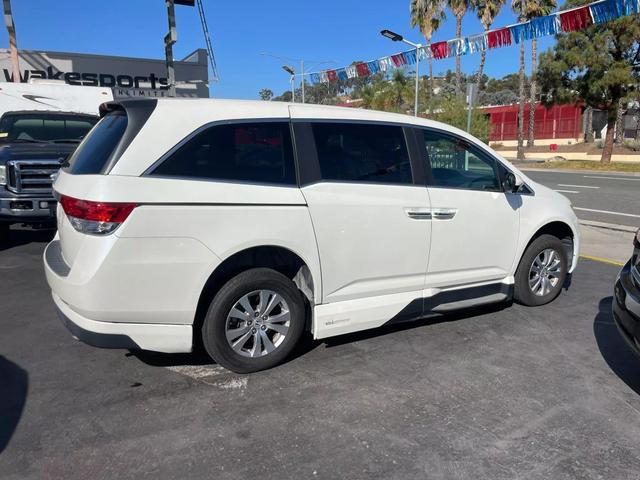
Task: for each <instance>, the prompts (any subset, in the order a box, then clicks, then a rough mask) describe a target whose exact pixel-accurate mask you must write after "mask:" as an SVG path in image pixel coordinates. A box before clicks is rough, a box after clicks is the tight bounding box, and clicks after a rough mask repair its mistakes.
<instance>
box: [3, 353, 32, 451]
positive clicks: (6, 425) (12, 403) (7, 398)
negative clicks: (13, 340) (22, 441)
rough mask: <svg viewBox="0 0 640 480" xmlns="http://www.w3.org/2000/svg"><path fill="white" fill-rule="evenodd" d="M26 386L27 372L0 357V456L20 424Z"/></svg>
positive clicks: (25, 396)
mask: <svg viewBox="0 0 640 480" xmlns="http://www.w3.org/2000/svg"><path fill="white" fill-rule="evenodd" d="M28 386H29V375H28V374H27V372H26V371H25V370H23V369H22V368H20V367H19V366H18V365H16V364H15V363H13V362H11V361H9V360H7V359H6V358H5V357H3V356H2V355H0V392H1V393H0V454H1V453H2V452H3V451H4V449H5V448H6V447H7V445H8V444H9V440H11V437H12V436H13V433H14V432H15V430H16V427H17V426H18V423H19V422H20V417H22V412H23V410H24V405H25V403H26V400H27V392H28Z"/></svg>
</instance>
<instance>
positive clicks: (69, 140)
mask: <svg viewBox="0 0 640 480" xmlns="http://www.w3.org/2000/svg"><path fill="white" fill-rule="evenodd" d="M49 143H80V140H78V139H77V138H56V139H54V140H49Z"/></svg>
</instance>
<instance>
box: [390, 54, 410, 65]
mask: <svg viewBox="0 0 640 480" xmlns="http://www.w3.org/2000/svg"><path fill="white" fill-rule="evenodd" d="M391 61H392V62H393V64H394V65H395V66H396V67H401V66H402V65H405V64H406V63H407V60H406V59H405V58H404V55H402V54H401V53H398V54H397V55H391Z"/></svg>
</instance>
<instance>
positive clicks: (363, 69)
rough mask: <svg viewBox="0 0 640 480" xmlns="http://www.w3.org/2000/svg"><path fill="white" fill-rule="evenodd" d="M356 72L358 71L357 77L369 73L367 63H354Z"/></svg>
mask: <svg viewBox="0 0 640 480" xmlns="http://www.w3.org/2000/svg"><path fill="white" fill-rule="evenodd" d="M356 72H358V76H359V77H366V76H368V75H369V74H370V72H369V65H367V64H366V63H358V64H357V65H356Z"/></svg>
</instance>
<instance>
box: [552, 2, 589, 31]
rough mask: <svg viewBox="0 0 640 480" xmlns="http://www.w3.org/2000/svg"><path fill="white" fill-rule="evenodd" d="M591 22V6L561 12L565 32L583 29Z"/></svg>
mask: <svg viewBox="0 0 640 480" xmlns="http://www.w3.org/2000/svg"><path fill="white" fill-rule="evenodd" d="M590 24H591V14H590V13H589V7H588V6H586V7H582V8H576V9H575V10H571V11H569V12H564V13H560V28H561V29H562V30H563V31H565V32H573V31H575V30H582V29H585V28H587V27H588V26H589V25H590Z"/></svg>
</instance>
